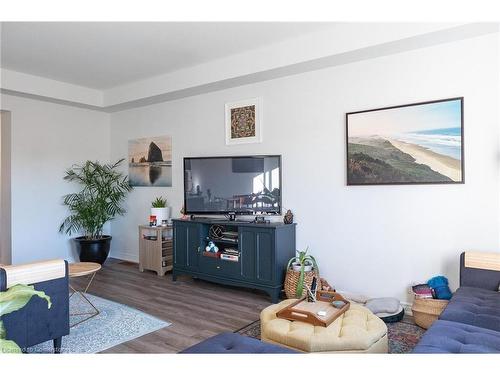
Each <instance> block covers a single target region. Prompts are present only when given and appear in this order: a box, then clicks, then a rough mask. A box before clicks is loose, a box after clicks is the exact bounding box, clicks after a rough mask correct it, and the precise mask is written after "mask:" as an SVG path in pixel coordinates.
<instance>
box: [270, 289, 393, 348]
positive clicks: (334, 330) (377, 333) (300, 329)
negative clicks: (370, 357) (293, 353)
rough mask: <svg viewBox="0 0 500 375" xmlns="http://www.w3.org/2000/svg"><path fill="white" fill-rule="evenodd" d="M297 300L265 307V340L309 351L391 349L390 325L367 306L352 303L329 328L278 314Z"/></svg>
mask: <svg viewBox="0 0 500 375" xmlns="http://www.w3.org/2000/svg"><path fill="white" fill-rule="evenodd" d="M295 301H296V300H295V299H288V300H285V301H282V302H280V303H278V304H276V305H271V306H269V307H267V308H265V309H264V310H262V312H261V313H260V322H261V323H260V324H261V340H262V341H266V342H269V343H273V344H277V345H282V346H286V347H290V348H293V349H297V350H300V351H303V352H309V353H312V352H315V353H317V352H321V353H349V352H353V353H387V352H388V340H387V326H386V325H385V323H384V322H383V321H382V320H381V319H380V318H378V317H377V316H375V315H374V314H373V313H372V312H371V311H370V310H368V309H367V308H365V307H363V306H361V305H356V304H353V303H351V307H350V308H349V310H347V311H346V313H345V314H344V315H342V316H340V317H339V318H337V319H336V320H335V321H334V322H333V323H332V324H330V325H329V326H328V327H317V326H313V325H311V324H309V323H304V322H298V321H295V322H292V321H289V320H286V319H280V318H277V317H276V313H277V312H278V311H279V310H281V309H282V308H284V307H286V306H288V305H290V304H291V303H293V302H295Z"/></svg>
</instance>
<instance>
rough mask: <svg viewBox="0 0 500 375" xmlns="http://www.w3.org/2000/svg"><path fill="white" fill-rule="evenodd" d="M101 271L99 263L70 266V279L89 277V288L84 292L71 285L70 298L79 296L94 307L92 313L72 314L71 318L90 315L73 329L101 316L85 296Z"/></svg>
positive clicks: (75, 324)
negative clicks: (75, 295)
mask: <svg viewBox="0 0 500 375" xmlns="http://www.w3.org/2000/svg"><path fill="white" fill-rule="evenodd" d="M100 269H101V265H100V264H99V263H92V262H79V263H70V264H69V265H68V274H69V277H70V278H74V277H82V276H89V279H88V282H87V286H86V287H85V289H84V290H83V291H80V290H76V289H75V288H74V287H73V286H72V285H71V284H69V287H70V288H71V294H70V296H69V298H71V297H73V295H74V294H79V295H80V297H82V298H83V299H84V300H85V301H86V302H87V303H88V304H89V305H90V306H91V307H92V310H93V311H92V312H73V313H70V314H69V315H70V316H80V315H82V316H85V315H88V316H87V317H86V318H85V319H83V320H80V321H79V322H77V323H74V324H72V325H71V328H72V327H74V326H77V325H78V324H81V323H83V322H85V321H87V320H89V319H91V318H93V317H94V316H97V315H99V310H98V309H97V307H95V306H94V304H93V303H92V302H90V300H89V299H88V298H87V296H86V295H85V294H86V293H87V291H88V290H89V288H90V285H91V284H92V281H93V280H94V276H95V274H96V272H97V271H99V270H100Z"/></svg>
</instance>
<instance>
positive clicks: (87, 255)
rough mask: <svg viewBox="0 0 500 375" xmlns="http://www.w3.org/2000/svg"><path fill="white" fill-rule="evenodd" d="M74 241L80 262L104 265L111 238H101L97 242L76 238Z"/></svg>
mask: <svg viewBox="0 0 500 375" xmlns="http://www.w3.org/2000/svg"><path fill="white" fill-rule="evenodd" d="M75 241H76V247H77V250H78V255H79V257H80V262H94V263H99V264H104V262H105V261H106V259H107V258H108V254H109V247H110V245H111V236H102V238H100V239H98V240H87V239H86V238H85V237H76V238H75Z"/></svg>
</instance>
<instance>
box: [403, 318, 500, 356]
mask: <svg viewBox="0 0 500 375" xmlns="http://www.w3.org/2000/svg"><path fill="white" fill-rule="evenodd" d="M413 353H500V332H497V331H492V330H490V329H485V328H480V327H474V326H471V325H468V324H463V323H457V322H450V321H446V320H437V321H435V322H434V323H433V324H432V326H431V327H430V328H429V329H428V330H427V332H426V333H425V335H424V336H423V337H422V339H421V340H420V342H419V343H418V344H417V346H416V347H415V348H414V349H413Z"/></svg>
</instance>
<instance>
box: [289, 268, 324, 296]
mask: <svg viewBox="0 0 500 375" xmlns="http://www.w3.org/2000/svg"><path fill="white" fill-rule="evenodd" d="M314 277H316V285H317V290H321V280H320V278H319V275H318V274H317V273H316V271H315V270H312V271H309V272H304V290H303V291H302V295H301V296H300V297H297V284H298V282H299V278H300V271H294V270H293V269H292V268H290V269H288V270H287V271H286V277H285V294H286V298H289V299H290V298H303V297H305V296H306V291H307V289H306V288H305V285H307V286H308V287H309V288H311V284H312V281H313V278H314Z"/></svg>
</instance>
